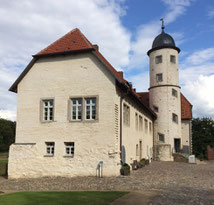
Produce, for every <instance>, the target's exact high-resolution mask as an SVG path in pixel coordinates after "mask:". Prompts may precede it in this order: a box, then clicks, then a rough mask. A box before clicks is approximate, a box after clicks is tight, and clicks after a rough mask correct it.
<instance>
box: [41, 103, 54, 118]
mask: <svg viewBox="0 0 214 205" xmlns="http://www.w3.org/2000/svg"><path fill="white" fill-rule="evenodd" d="M42 106H43V110H42V112H43V121H53V120H54V118H53V111H54V100H53V99H50V100H43V101H42Z"/></svg>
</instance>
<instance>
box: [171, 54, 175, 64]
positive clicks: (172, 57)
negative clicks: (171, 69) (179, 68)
mask: <svg viewBox="0 0 214 205" xmlns="http://www.w3.org/2000/svg"><path fill="white" fill-rule="evenodd" d="M170 62H171V63H176V59H175V56H173V55H170Z"/></svg>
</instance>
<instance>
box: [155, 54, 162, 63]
mask: <svg viewBox="0 0 214 205" xmlns="http://www.w3.org/2000/svg"><path fill="white" fill-rule="evenodd" d="M155 63H156V64H158V63H162V56H156V57H155Z"/></svg>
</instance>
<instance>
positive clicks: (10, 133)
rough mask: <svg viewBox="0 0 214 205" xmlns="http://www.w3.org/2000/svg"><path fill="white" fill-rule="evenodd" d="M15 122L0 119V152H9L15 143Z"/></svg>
mask: <svg viewBox="0 0 214 205" xmlns="http://www.w3.org/2000/svg"><path fill="white" fill-rule="evenodd" d="M15 130H16V122H13V121H10V120H6V119H3V118H0V152H6V151H8V150H9V146H10V145H11V144H12V143H14V141H15Z"/></svg>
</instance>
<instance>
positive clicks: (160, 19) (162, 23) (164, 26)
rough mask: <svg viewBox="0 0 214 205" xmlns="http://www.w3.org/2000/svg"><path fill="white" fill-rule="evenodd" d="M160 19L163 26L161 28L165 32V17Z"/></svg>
mask: <svg viewBox="0 0 214 205" xmlns="http://www.w3.org/2000/svg"><path fill="white" fill-rule="evenodd" d="M160 21H162V27H161V29H162V33H163V32H164V28H165V26H164V20H163V18H162V19H160Z"/></svg>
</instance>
